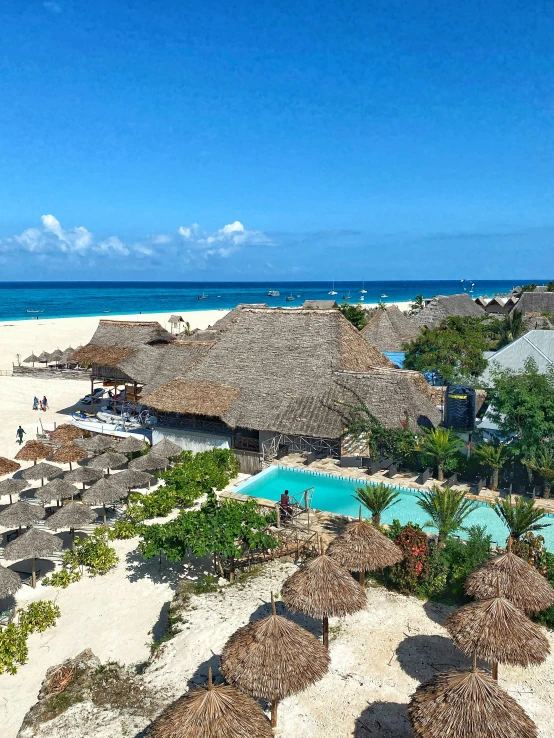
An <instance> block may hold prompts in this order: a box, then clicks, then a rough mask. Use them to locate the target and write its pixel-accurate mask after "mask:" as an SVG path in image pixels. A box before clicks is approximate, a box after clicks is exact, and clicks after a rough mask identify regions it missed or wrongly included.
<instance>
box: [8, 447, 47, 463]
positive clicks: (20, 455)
mask: <svg viewBox="0 0 554 738" xmlns="http://www.w3.org/2000/svg"><path fill="white" fill-rule="evenodd" d="M51 453H52V446H49V445H48V444H46V443H43V442H42V441H27V443H26V444H25V445H24V446H23V448H20V449H19V451H18V452H17V454H16V455H15V458H16V459H17V460H18V461H33V462H34V463H35V464H36V463H37V461H38V459H46V457H47V456H50V454H51Z"/></svg>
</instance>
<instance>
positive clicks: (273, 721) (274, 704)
mask: <svg viewBox="0 0 554 738" xmlns="http://www.w3.org/2000/svg"><path fill="white" fill-rule="evenodd" d="M278 704H279V700H271V727H272V728H276V727H277V705H278Z"/></svg>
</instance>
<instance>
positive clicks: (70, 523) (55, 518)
mask: <svg viewBox="0 0 554 738" xmlns="http://www.w3.org/2000/svg"><path fill="white" fill-rule="evenodd" d="M96 517H97V516H96V513H95V512H94V510H91V509H90V507H88V506H87V505H83V503H82V502H67V503H66V504H65V505H63V506H62V507H60V509H59V510H56V512H55V513H54V514H53V515H51V516H50V517H49V518H48V520H47V521H46V525H47V526H48V528H51V529H52V530H61V529H62V528H69V532H70V533H71V548H73V547H74V545H75V528H80V527H81V526H83V525H88V524H89V523H93V522H94V521H95V520H96Z"/></svg>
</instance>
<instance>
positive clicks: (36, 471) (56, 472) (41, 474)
mask: <svg viewBox="0 0 554 738" xmlns="http://www.w3.org/2000/svg"><path fill="white" fill-rule="evenodd" d="M62 474H63V469H60V467H59V466H54V464H47V463H46V462H45V461H41V463H40V464H35V465H34V466H30V467H29V468H28V469H24V470H23V471H22V472H21V476H22V477H23V479H32V480H34V479H40V483H41V486H44V480H45V479H54V478H55V477H60V476H61V475H62Z"/></svg>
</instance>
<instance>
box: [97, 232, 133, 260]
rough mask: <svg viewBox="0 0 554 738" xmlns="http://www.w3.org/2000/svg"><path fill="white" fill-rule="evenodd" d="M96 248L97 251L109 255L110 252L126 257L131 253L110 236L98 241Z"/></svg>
mask: <svg viewBox="0 0 554 738" xmlns="http://www.w3.org/2000/svg"><path fill="white" fill-rule="evenodd" d="M96 248H97V250H98V251H101V252H102V253H104V254H109V253H110V252H113V253H116V254H122V255H123V256H127V255H128V254H130V253H131V250H130V249H129V247H128V246H125V244H124V243H123V242H122V241H120V240H119V238H118V237H117V236H110V237H109V238H106V239H105V240H104V241H100V243H99V244H98V245H97V247H96Z"/></svg>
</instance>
